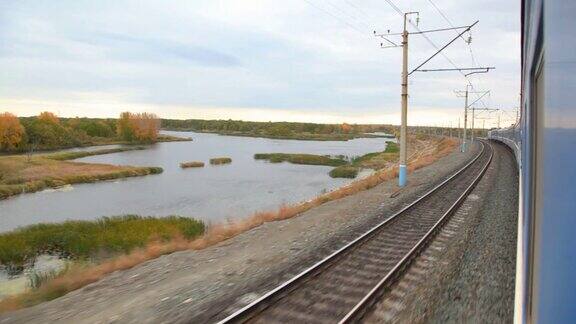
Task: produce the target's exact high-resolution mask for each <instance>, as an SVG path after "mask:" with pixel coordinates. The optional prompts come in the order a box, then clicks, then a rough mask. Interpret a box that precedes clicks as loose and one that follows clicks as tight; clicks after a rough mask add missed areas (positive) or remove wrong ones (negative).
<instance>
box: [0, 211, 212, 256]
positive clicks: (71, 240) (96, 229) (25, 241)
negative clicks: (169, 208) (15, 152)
mask: <svg viewBox="0 0 576 324" xmlns="http://www.w3.org/2000/svg"><path fill="white" fill-rule="evenodd" d="M203 232H204V224H202V223H201V222H199V221H196V220H194V219H191V218H186V217H177V216H171V217H164V218H153V217H140V216H134V215H127V216H117V217H104V218H101V219H98V220H95V221H66V222H63V223H58V224H35V225H31V226H26V227H23V228H20V229H17V230H15V231H12V232H8V233H4V234H0V264H2V265H5V266H12V267H19V266H22V265H24V263H26V262H29V261H32V260H33V259H34V258H35V257H36V256H37V255H39V254H42V253H47V254H56V255H61V256H65V257H67V258H71V259H90V258H94V257H96V256H97V255H101V254H103V253H104V254H111V255H113V254H118V253H129V252H130V251H132V250H133V249H135V248H137V247H143V246H144V245H145V244H146V243H148V242H150V241H151V240H160V241H167V240H169V239H172V238H174V237H177V236H178V237H180V236H181V237H183V238H185V239H192V238H195V237H197V236H199V235H200V234H202V233H203Z"/></svg>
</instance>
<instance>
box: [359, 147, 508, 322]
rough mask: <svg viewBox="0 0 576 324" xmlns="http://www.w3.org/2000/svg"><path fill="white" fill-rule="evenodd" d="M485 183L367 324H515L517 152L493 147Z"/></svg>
mask: <svg viewBox="0 0 576 324" xmlns="http://www.w3.org/2000/svg"><path fill="white" fill-rule="evenodd" d="M492 144H493V147H494V158H493V161H492V164H491V166H490V167H489V169H488V171H487V172H486V174H485V176H484V177H483V179H482V180H481V181H480V182H479V183H478V185H477V186H476V188H475V189H474V190H473V191H472V192H471V194H470V195H469V196H468V198H467V199H466V201H465V202H464V203H463V204H462V205H461V206H460V208H459V209H458V211H457V212H456V213H455V214H454V216H453V217H452V219H451V220H450V221H449V222H448V223H447V224H446V225H445V227H444V228H443V229H442V231H441V232H440V234H439V235H438V236H437V238H436V239H435V240H434V241H433V242H432V243H431V244H430V246H429V247H428V248H427V249H426V250H425V251H424V252H423V253H422V254H421V255H420V256H419V257H418V258H417V259H416V260H415V262H414V264H413V265H412V266H411V267H410V268H409V269H408V270H407V272H406V273H405V275H404V276H403V277H402V279H400V280H399V282H398V283H396V284H395V285H394V286H393V287H392V289H391V291H390V293H388V294H386V295H385V297H384V298H383V299H382V300H381V302H379V303H378V304H377V305H376V306H375V307H374V309H373V311H372V313H371V314H370V315H369V316H368V317H367V322H368V323H381V322H394V323H510V322H512V321H513V314H514V281H515V269H516V268H515V263H516V233H517V215H518V175H517V169H516V164H515V163H516V162H515V159H514V157H513V155H512V153H511V152H510V151H509V150H508V149H507V148H506V147H504V146H503V145H501V144H498V143H496V142H492Z"/></svg>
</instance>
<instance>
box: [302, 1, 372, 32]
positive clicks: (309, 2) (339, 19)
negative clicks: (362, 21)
mask: <svg viewBox="0 0 576 324" xmlns="http://www.w3.org/2000/svg"><path fill="white" fill-rule="evenodd" d="M304 2H306V3H308V4H309V5H310V6H312V7H313V8H315V9H317V10H319V11H321V12H323V13H325V14H327V15H329V16H331V17H332V18H334V19H336V20H338V21H339V22H341V23H343V24H344V25H346V26H348V27H349V28H351V29H352V30H355V31H356V32H358V33H360V34H362V35H363V36H366V37H368V38H370V36H369V33H364V32H363V31H362V30H360V29H359V28H358V27H357V26H354V25H353V24H351V23H349V22H348V21H346V20H345V19H342V18H341V17H338V16H337V15H335V14H333V13H331V12H330V11H328V10H326V9H324V8H322V7H320V6H317V5H315V4H314V3H313V2H311V1H309V0H304Z"/></svg>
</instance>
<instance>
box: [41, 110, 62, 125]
mask: <svg viewBox="0 0 576 324" xmlns="http://www.w3.org/2000/svg"><path fill="white" fill-rule="evenodd" d="M38 119H40V120H42V121H46V122H49V123H53V124H59V123H60V119H58V116H56V115H55V114H54V113H51V112H49V111H44V112H41V113H40V115H39V116H38Z"/></svg>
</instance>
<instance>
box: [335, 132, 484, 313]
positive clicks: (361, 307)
mask: <svg viewBox="0 0 576 324" xmlns="http://www.w3.org/2000/svg"><path fill="white" fill-rule="evenodd" d="M481 143H482V145H490V144H484V143H483V142H481ZM493 156H494V150H493V149H492V150H491V152H490V157H489V158H488V161H487V162H486V164H485V165H484V167H483V168H482V169H481V171H480V172H479V173H478V175H477V176H476V178H475V179H474V181H472V183H471V184H470V185H469V186H468V188H466V190H465V191H464V192H463V193H462V194H461V195H460V197H458V199H457V200H456V201H455V202H454V203H453V204H452V206H450V208H449V209H448V210H447V211H446V212H445V213H444V215H442V217H441V218H440V219H439V220H438V221H437V222H436V224H434V226H433V227H432V228H431V229H430V230H429V231H428V232H427V233H426V235H425V236H424V237H422V238H421V239H420V241H418V243H417V244H416V245H415V246H414V247H413V248H412V249H411V250H410V251H409V252H408V253H407V254H406V255H405V256H404V258H402V260H400V262H398V264H396V266H395V267H394V268H392V270H390V271H389V272H388V273H387V274H386V276H385V277H384V278H382V280H381V281H380V282H379V283H378V284H377V285H376V286H375V287H374V288H373V289H372V290H371V291H370V292H369V293H368V294H367V295H366V296H365V297H364V298H363V299H362V300H361V301H360V302H359V303H358V304H357V305H356V306H355V307H354V308H353V309H352V310H351V311H350V312H349V313H348V314H346V316H345V317H344V318H343V319H342V320H341V321H340V322H339V323H340V324H346V323H356V322H357V321H359V320H361V319H362V317H363V316H364V315H365V312H366V310H367V309H369V308H370V307H371V306H372V305H373V303H374V302H375V301H376V300H377V299H378V297H380V295H381V293H382V291H383V290H384V289H385V288H386V287H389V286H390V285H391V284H392V281H393V278H395V277H397V276H398V275H400V272H401V270H402V269H406V268H407V266H408V265H409V264H410V262H411V261H412V260H413V259H414V258H415V257H416V256H417V255H418V254H419V252H420V251H421V250H422V249H424V248H425V247H426V246H427V245H428V243H429V242H430V241H431V240H432V239H433V238H434V237H435V236H436V234H437V233H438V232H439V231H440V229H441V227H442V225H444V223H446V222H447V221H448V220H449V218H450V216H452V215H453V214H454V212H455V211H456V210H457V208H458V207H459V206H460V205H461V204H462V202H464V199H466V198H467V197H468V195H469V194H470V192H471V191H472V190H473V189H474V187H475V186H476V184H478V182H479V181H480V179H481V178H482V176H483V175H484V173H486V170H488V167H489V166H490V163H491V162H492V157H493Z"/></svg>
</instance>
